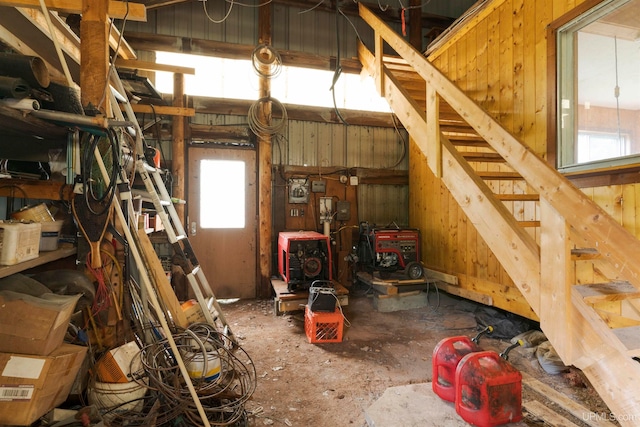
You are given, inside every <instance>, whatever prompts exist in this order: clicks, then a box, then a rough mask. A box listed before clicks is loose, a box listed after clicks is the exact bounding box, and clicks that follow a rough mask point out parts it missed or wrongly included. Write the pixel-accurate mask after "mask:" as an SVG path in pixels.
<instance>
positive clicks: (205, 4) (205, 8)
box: [202, 0, 235, 24]
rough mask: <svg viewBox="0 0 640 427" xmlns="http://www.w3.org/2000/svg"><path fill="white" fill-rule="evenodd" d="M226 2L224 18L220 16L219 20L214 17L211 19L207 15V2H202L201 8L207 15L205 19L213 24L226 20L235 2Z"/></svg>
mask: <svg viewBox="0 0 640 427" xmlns="http://www.w3.org/2000/svg"><path fill="white" fill-rule="evenodd" d="M227 3H229V10H227V13H226V14H225V15H224V18H222V19H221V20H219V21H218V20H216V19H213V18H212V17H211V16H209V11H208V10H207V2H206V1H203V2H202V9H204V14H205V15H206V16H207V19H209V21H211V22H213V23H214V24H222V23H223V22H224V21H226V20H227V18H228V17H229V15H230V14H231V9H233V5H234V4H235V1H233V0H231V1H228V2H227Z"/></svg>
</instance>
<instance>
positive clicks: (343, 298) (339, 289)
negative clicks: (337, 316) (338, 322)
mask: <svg viewBox="0 0 640 427" xmlns="http://www.w3.org/2000/svg"><path fill="white" fill-rule="evenodd" d="M332 283H333V287H334V289H335V290H336V297H338V302H339V303H340V305H341V306H342V307H344V306H346V305H349V290H348V289H347V288H345V287H344V286H343V285H341V284H340V283H338V282H336V281H335V280H334V281H332ZM271 287H272V288H273V292H274V294H275V296H274V299H273V312H274V314H275V315H276V316H279V315H281V314H283V313H286V312H290V311H298V310H304V306H305V305H306V304H307V302H308V301H309V292H308V291H306V290H305V291H300V292H289V289H288V288H287V283H286V282H285V281H284V280H280V279H275V278H272V279H271Z"/></svg>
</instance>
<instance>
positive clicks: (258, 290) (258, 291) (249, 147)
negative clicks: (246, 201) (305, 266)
mask: <svg viewBox="0 0 640 427" xmlns="http://www.w3.org/2000/svg"><path fill="white" fill-rule="evenodd" d="M191 148H204V149H206V148H210V149H227V150H244V151H253V152H254V158H255V162H254V164H253V168H254V174H255V183H256V189H255V201H254V203H255V207H256V210H255V216H256V220H255V242H256V251H255V257H256V259H255V265H256V269H255V271H256V274H255V277H254V280H255V295H256V297H257V298H260V297H262V296H263V294H262V293H263V292H264V290H263V289H262V286H261V277H262V272H261V270H260V267H261V266H260V251H261V249H260V240H259V239H260V234H261V231H260V229H261V227H260V216H261V212H260V209H261V207H260V205H259V204H258V201H259V197H260V195H259V192H260V185H259V178H260V174H259V171H258V162H259V158H258V152H257V151H258V150H257V147H256V146H255V144H254V143H253V141H251V142H246V141H242V142H240V143H239V145H230V144H225V143H214V142H198V143H194V142H190V143H189V144H188V145H187V149H186V153H185V154H186V159H185V174H184V186H185V194H190V191H191V188H190V187H189V181H190V179H189V176H190V173H191V171H190V170H189V167H190V164H191V150H190V149H191ZM190 222H191V221H190V212H189V202H188V201H187V203H186V205H185V230H186V231H187V234H189V233H190ZM197 255H198V254H196V256H197Z"/></svg>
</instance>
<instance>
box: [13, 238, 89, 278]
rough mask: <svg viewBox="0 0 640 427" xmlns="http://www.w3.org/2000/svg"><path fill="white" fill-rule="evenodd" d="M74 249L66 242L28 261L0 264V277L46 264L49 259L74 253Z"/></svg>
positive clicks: (53, 259)
mask: <svg viewBox="0 0 640 427" xmlns="http://www.w3.org/2000/svg"><path fill="white" fill-rule="evenodd" d="M76 251H77V248H76V247H75V246H73V245H69V244H67V245H64V246H62V247H60V248H59V249H57V250H55V251H47V252H40V255H39V256H38V258H34V259H31V260H29V261H24V262H21V263H19V264H14V265H3V266H0V278H2V277H7V276H10V275H12V274H15V273H20V272H21V271H24V270H28V269H30V268H33V267H37V266H39V265H42V264H46V263H48V262H51V261H56V260H58V259H62V258H66V257H68V256H71V255H74V254H75V253H76Z"/></svg>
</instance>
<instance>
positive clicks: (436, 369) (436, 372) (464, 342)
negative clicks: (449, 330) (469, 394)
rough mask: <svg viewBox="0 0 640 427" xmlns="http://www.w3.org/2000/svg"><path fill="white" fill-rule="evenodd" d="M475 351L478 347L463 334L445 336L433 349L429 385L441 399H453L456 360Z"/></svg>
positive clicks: (454, 393)
mask: <svg viewBox="0 0 640 427" xmlns="http://www.w3.org/2000/svg"><path fill="white" fill-rule="evenodd" d="M475 351H480V348H479V347H478V346H477V345H476V344H475V343H474V342H473V341H471V339H469V338H468V337H465V336H460V337H450V338H445V339H443V340H442V341H440V342H439V343H438V345H436V347H435V348H434V349H433V357H432V358H431V365H432V375H433V380H432V381H431V386H432V388H433V391H434V392H435V393H436V394H437V395H438V396H440V398H441V399H444V400H448V401H449V402H453V401H454V400H455V395H456V389H455V377H456V368H457V367H458V362H460V360H461V359H462V358H463V357H464V356H465V355H467V354H469V353H471V352H475Z"/></svg>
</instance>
